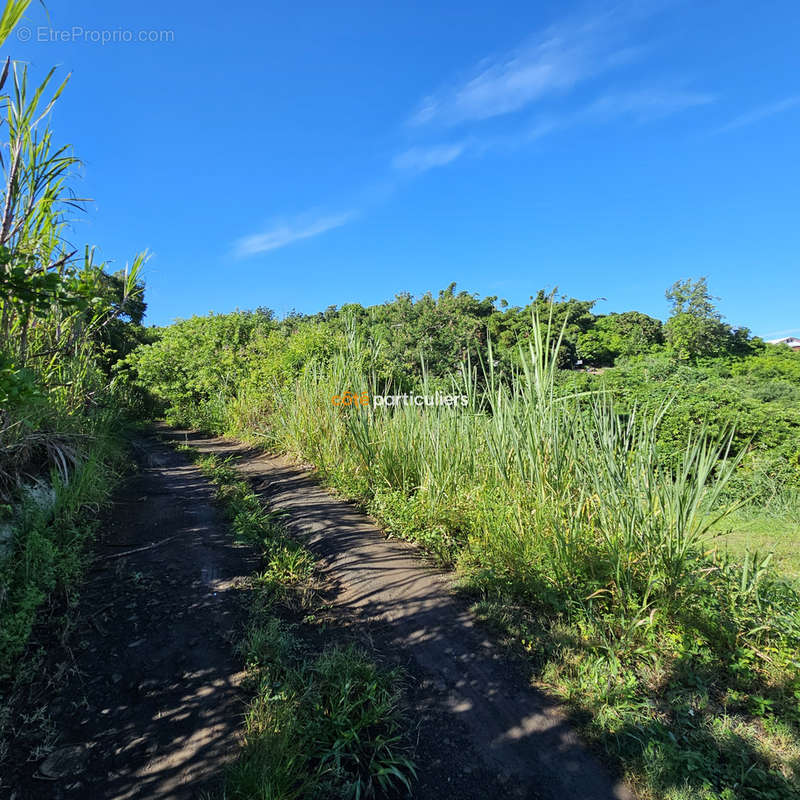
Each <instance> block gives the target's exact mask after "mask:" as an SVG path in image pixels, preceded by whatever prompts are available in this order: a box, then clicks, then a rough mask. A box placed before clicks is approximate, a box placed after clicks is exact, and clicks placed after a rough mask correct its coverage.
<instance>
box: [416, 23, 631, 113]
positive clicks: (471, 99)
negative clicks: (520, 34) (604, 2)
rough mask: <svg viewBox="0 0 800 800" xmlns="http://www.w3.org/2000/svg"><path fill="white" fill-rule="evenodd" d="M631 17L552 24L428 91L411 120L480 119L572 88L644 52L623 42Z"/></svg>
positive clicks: (507, 111) (512, 109) (516, 108)
mask: <svg viewBox="0 0 800 800" xmlns="http://www.w3.org/2000/svg"><path fill="white" fill-rule="evenodd" d="M630 22H631V20H630V18H628V17H627V16H626V15H625V14H624V13H620V12H619V11H612V12H608V13H606V14H604V15H599V16H595V17H592V18H590V19H588V20H583V21H580V22H575V21H571V22H562V23H559V24H556V25H553V26H551V27H549V28H547V29H546V30H544V31H543V32H541V33H539V34H537V35H536V36H535V37H534V38H532V39H531V40H529V41H528V42H527V43H526V44H524V45H523V46H522V47H520V48H518V49H517V50H515V51H513V52H511V53H507V54H505V55H503V56H501V57H499V58H495V59H484V60H483V61H482V62H480V63H479V64H478V65H477V66H476V67H475V68H474V70H473V74H472V77H470V78H468V79H467V80H465V81H463V82H461V83H460V84H457V85H454V86H450V87H448V88H445V89H442V90H440V91H439V92H436V93H434V94H432V95H429V96H428V97H426V98H425V99H424V100H423V101H422V103H421V104H420V106H419V108H418V109H417V110H416V112H415V113H414V114H413V115H412V117H411V119H410V121H409V122H410V124H411V125H414V126H422V125H426V124H429V123H433V122H439V123H442V124H444V125H456V124H460V123H464V122H475V121H480V120H485V119H489V118H491V117H497V116H501V115H505V114H510V113H513V112H515V111H519V110H521V109H523V108H524V107H525V106H528V105H529V104H531V103H532V102H534V101H536V100H539V99H541V98H543V97H545V96H547V95H550V94H557V93H565V92H568V91H569V90H571V89H573V88H574V87H575V86H577V85H578V84H580V83H583V82H586V81H588V80H589V79H591V78H594V77H596V76H598V75H600V74H601V73H603V72H606V71H608V70H610V69H613V68H615V67H618V66H621V65H623V64H626V63H629V62H631V61H633V60H635V59H636V58H638V57H639V56H640V55H641V53H642V50H641V48H637V47H631V46H627V45H626V44H625V43H624V38H625V37H626V36H627V33H628V31H627V28H628V27H629V23H630Z"/></svg>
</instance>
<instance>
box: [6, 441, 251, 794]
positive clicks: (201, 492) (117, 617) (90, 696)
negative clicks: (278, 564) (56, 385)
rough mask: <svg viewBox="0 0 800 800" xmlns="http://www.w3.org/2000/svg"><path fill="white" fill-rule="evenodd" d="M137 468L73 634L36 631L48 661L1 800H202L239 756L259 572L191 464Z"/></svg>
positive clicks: (156, 459)
mask: <svg viewBox="0 0 800 800" xmlns="http://www.w3.org/2000/svg"><path fill="white" fill-rule="evenodd" d="M137 455H138V459H137V460H138V462H139V467H140V468H139V471H138V473H137V474H136V475H135V476H133V477H131V478H130V479H129V480H127V481H126V483H125V485H124V487H123V488H122V490H121V491H120V492H119V493H118V495H117V497H116V502H115V506H114V511H113V514H112V516H111V521H110V523H109V525H108V527H107V529H106V530H105V532H104V535H103V537H102V539H101V541H100V542H98V544H97V547H96V554H95V560H94V562H93V565H92V567H91V568H90V571H89V573H88V575H87V576H86V581H85V584H84V586H83V588H82V590H81V598H80V602H79V605H78V608H77V610H76V611H75V612H73V614H72V615H71V617H72V628H71V630H70V631H68V632H67V634H66V635H64V636H60V637H58V638H53V632H52V631H51V632H49V634H48V633H46V632H45V631H43V630H39V631H37V635H38V636H39V637H46V636H48V635H49V636H50V638H49V639H46V638H40V644H41V645H43V647H44V650H45V652H46V654H47V655H46V660H45V663H44V664H43V665H42V668H41V669H40V672H41V674H40V676H39V677H37V679H36V680H34V681H33V683H31V684H30V685H29V686H28V687H27V688H26V691H25V695H24V697H21V698H18V699H17V702H16V703H15V709H14V710H15V711H16V712H17V717H16V720H15V721H14V723H13V727H14V728H15V729H16V734H17V735H16V737H15V739H14V740H13V741H12V743H11V749H10V751H9V754H8V757H7V759H6V763H5V764H4V768H3V775H2V780H0V796H2V797H9V798H11V797H13V798H16V800H28V799H29V798H30V799H31V800H38V798H48V800H54V799H56V798H69V797H75V798H89V797H91V798H119V800H122V798H134V797H137V798H138V797H141V798H167V797H169V798H180V799H183V798H194V797H198V795H199V793H200V791H201V790H203V789H204V788H207V787H213V786H214V785H215V784H216V783H217V782H218V781H219V778H220V776H221V773H222V769H223V766H224V765H225V764H226V763H227V762H228V761H229V760H230V759H231V758H232V757H235V755H236V752H237V750H238V731H239V729H240V723H241V714H242V712H243V711H244V702H243V701H244V698H243V697H242V694H241V691H240V689H239V683H240V680H241V677H242V674H241V663H240V660H239V659H238V657H237V656H236V654H235V652H234V648H233V644H234V642H235V641H236V640H237V639H238V638H239V636H240V635H241V630H242V627H243V623H244V621H245V620H246V618H247V610H246V607H245V606H246V604H245V603H244V602H243V600H244V597H245V596H246V594H247V593H246V592H243V591H240V590H239V587H240V585H241V584H244V581H245V578H246V576H248V575H250V574H251V573H252V572H253V571H254V570H255V569H256V568H257V566H258V559H257V558H256V556H255V554H254V553H253V552H252V551H250V550H249V549H248V548H245V547H242V546H239V545H236V544H234V542H233V540H232V538H231V537H230V535H229V534H228V532H227V525H226V523H225V521H224V519H223V517H222V514H221V512H220V511H219V510H218V509H217V508H216V506H215V505H214V502H213V489H212V488H211V487H210V485H209V484H208V482H207V481H206V480H205V479H204V478H203V477H202V476H201V475H200V473H199V471H198V470H197V469H196V468H195V467H193V466H190V465H189V464H187V462H186V459H185V458H184V457H183V456H181V455H180V454H178V453H176V452H174V451H173V450H172V449H171V448H170V447H168V446H166V445H164V444H161V443H159V442H157V441H156V440H155V439H154V438H148V439H144V440H142V441H141V442H140V443H139V444H138V447H137ZM154 543H155V544H156V546H155V547H152V546H151V545H153V544H154ZM26 720H27V722H26ZM31 720H33V721H31ZM43 732H46V733H47V735H46V737H45V740H44V741H43V740H42V734H43Z"/></svg>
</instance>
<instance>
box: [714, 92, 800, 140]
mask: <svg viewBox="0 0 800 800" xmlns="http://www.w3.org/2000/svg"><path fill="white" fill-rule="evenodd" d="M798 106H800V95H794V96H792V97H786V98H784V99H783V100H779V101H778V102H777V103H771V104H770V105H768V106H761V107H759V108H755V109H753V110H752V111H748V112H747V113H746V114H742V115H741V116H738V117H736V118H735V119H732V120H731V121H730V122H729V123H728V124H727V125H723V126H722V127H721V128H718V129H717V131H716V133H725V132H727V131H732V130H735V129H736V128H744V127H745V126H746V125H753V124H754V123H756V122H761V120H762V119H767V117H774V116H775V115H776V114H782V113H783V112H784V111H789V110H790V109H792V108H797V107H798Z"/></svg>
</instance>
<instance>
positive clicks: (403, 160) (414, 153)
mask: <svg viewBox="0 0 800 800" xmlns="http://www.w3.org/2000/svg"><path fill="white" fill-rule="evenodd" d="M466 148H467V144H466V142H455V143H453V144H438V145H431V146H426V147H411V148H409V149H408V150H404V151H403V152H402V153H398V155H396V156H395V157H394V159H393V160H392V166H394V168H395V169H401V170H411V171H414V172H425V170H428V169H433V168H434V167H443V166H444V165H445V164H449V163H450V162H451V161H455V160H456V159H457V158H458V157H459V156H461V155H463V153H464V152H465V151H466Z"/></svg>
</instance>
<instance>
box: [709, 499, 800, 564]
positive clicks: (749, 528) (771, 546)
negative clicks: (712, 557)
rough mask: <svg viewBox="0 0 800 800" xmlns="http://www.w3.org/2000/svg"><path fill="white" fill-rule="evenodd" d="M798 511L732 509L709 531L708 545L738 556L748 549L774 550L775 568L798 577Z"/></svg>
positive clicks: (799, 541)
mask: <svg viewBox="0 0 800 800" xmlns="http://www.w3.org/2000/svg"><path fill="white" fill-rule="evenodd" d="M798 520H800V515H788V514H786V513H785V512H783V511H779V512H778V513H775V514H770V513H769V512H768V510H766V509H758V510H754V511H739V512H734V513H733V514H731V516H729V517H727V518H726V519H725V520H722V521H720V522H719V523H717V524H716V525H715V526H714V528H713V529H712V531H710V535H709V543H710V545H711V546H714V547H717V548H719V549H720V550H723V551H724V550H725V549H726V548H727V549H728V550H729V551H730V552H731V553H732V554H734V555H736V556H738V557H739V558H741V557H743V556H744V554H745V552H747V551H748V550H749V551H751V552H757V553H762V554H763V553H774V556H773V564H774V566H775V569H776V570H778V571H779V572H781V573H782V574H784V575H787V576H788V577H790V578H794V579H797V578H800V522H799V521H798Z"/></svg>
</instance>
